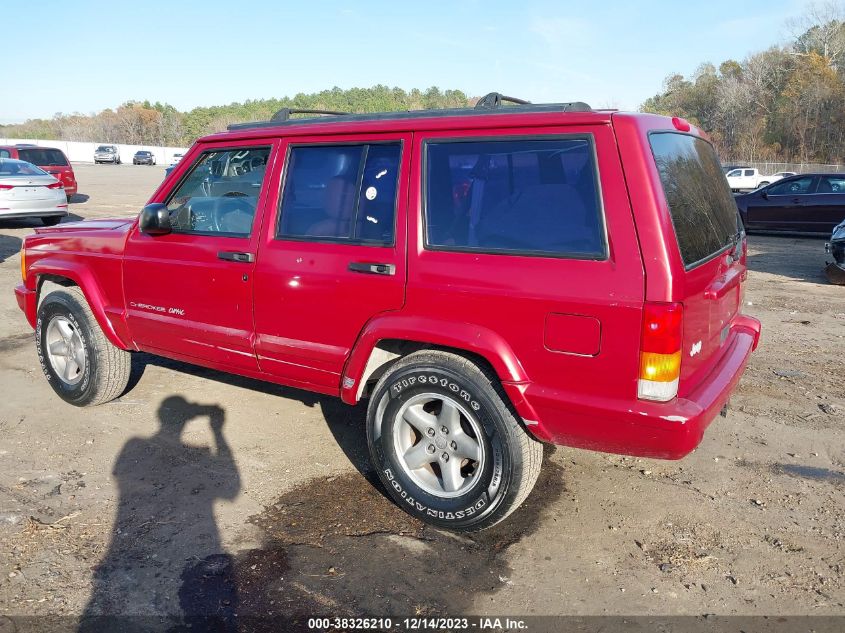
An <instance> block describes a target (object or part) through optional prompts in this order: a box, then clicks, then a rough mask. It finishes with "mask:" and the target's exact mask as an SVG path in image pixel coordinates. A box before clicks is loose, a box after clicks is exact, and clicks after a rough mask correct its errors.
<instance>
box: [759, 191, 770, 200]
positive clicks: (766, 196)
mask: <svg viewBox="0 0 845 633" xmlns="http://www.w3.org/2000/svg"><path fill="white" fill-rule="evenodd" d="M760 196H761V197H762V198H763V199H765V200H768V199H769V192H768V191H761V192H760Z"/></svg>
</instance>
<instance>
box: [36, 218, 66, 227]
mask: <svg viewBox="0 0 845 633" xmlns="http://www.w3.org/2000/svg"><path fill="white" fill-rule="evenodd" d="M41 221H42V222H43V223H44V226H56V225H57V224H58V223H59V222H61V221H62V216H60V215H51V216H48V217H46V218H41Z"/></svg>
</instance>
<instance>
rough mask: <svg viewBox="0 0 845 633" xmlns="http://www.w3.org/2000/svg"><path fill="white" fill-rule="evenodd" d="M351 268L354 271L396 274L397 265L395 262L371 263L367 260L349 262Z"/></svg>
mask: <svg viewBox="0 0 845 633" xmlns="http://www.w3.org/2000/svg"><path fill="white" fill-rule="evenodd" d="M349 270H350V271H352V272H353V273H366V274H369V275H395V274H396V266H395V265H393V264H370V263H365V262H349Z"/></svg>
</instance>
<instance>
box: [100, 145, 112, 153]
mask: <svg viewBox="0 0 845 633" xmlns="http://www.w3.org/2000/svg"><path fill="white" fill-rule="evenodd" d="M97 151H98V152H108V153H112V152H113V151H114V148H113V147H112V146H111V145H100V146H99V147H98V148H97Z"/></svg>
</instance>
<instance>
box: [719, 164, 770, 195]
mask: <svg viewBox="0 0 845 633" xmlns="http://www.w3.org/2000/svg"><path fill="white" fill-rule="evenodd" d="M725 176H726V177H727V179H728V184H729V185H730V186H731V191H744V190H750V189H759V188H760V187H765V186H766V185H768V184H769V183H771V182H774V181H775V180H779V179H780V178H782V177H783V176H781V177H780V178H777V177H772V176H764V175H763V174H761V173H760V170H759V169H753V168H751V167H741V168H738V169H733V170H731V171H729V172H728V173H727V174H725Z"/></svg>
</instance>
